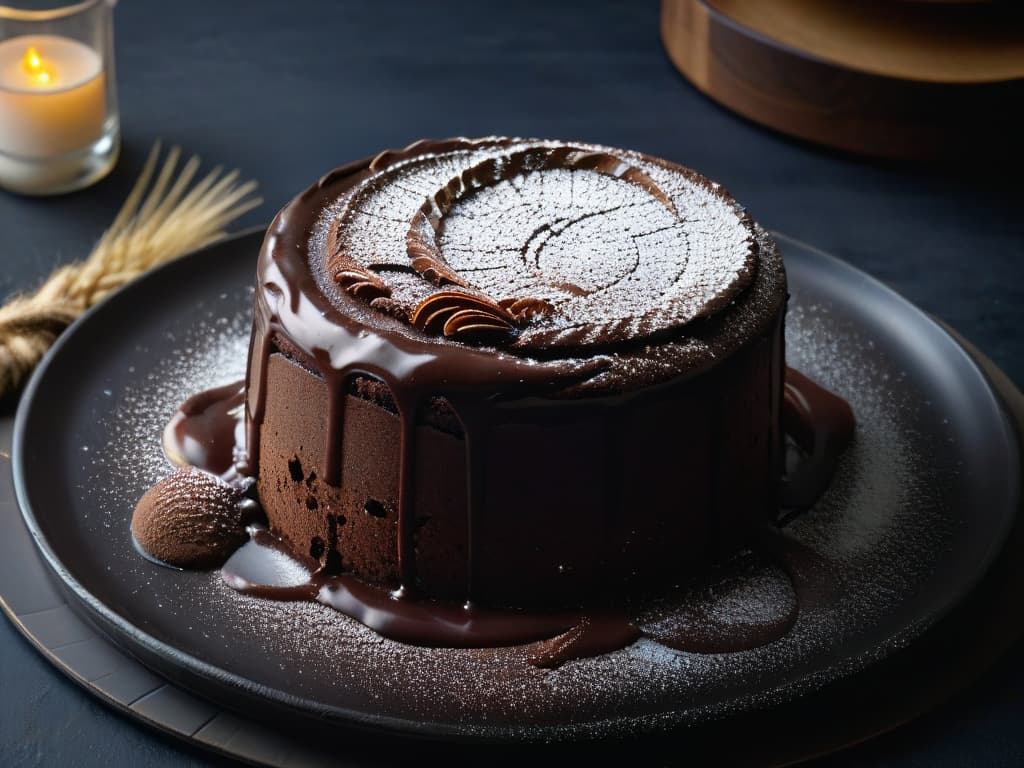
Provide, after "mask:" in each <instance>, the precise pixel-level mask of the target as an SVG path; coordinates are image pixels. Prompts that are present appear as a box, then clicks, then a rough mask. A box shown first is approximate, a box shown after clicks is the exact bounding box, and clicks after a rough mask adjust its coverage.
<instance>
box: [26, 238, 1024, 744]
mask: <svg viewBox="0 0 1024 768" xmlns="http://www.w3.org/2000/svg"><path fill="white" fill-rule="evenodd" d="M780 239H781V242H782V245H783V248H784V251H785V253H786V255H787V266H788V269H789V274H790V285H791V291H792V294H793V297H792V300H791V305H790V306H791V311H790V315H789V318H788V321H787V343H788V351H787V355H788V359H789V361H790V362H791V364H795V365H797V366H798V367H800V368H802V369H803V370H805V371H806V372H808V373H810V374H811V375H813V376H815V377H816V378H818V379H819V380H821V381H822V382H823V383H825V384H826V385H828V386H830V387H832V388H834V389H836V390H837V391H839V392H840V393H841V394H843V395H844V396H846V397H847V398H848V399H849V400H850V401H851V403H852V404H853V406H854V410H855V413H856V414H857V416H858V421H859V425H858V436H857V439H856V442H855V444H854V446H853V447H852V449H851V450H850V451H849V452H848V454H847V456H846V457H845V458H844V461H843V462H842V465H841V467H840V469H839V473H838V475H837V477H836V479H835V481H834V482H833V485H832V487H831V489H830V491H829V493H828V494H827V495H826V496H825V498H824V499H822V501H821V503H820V504H819V505H818V506H817V507H816V508H815V509H814V510H812V512H811V513H809V514H808V515H806V516H805V517H803V518H801V519H798V520H796V521H795V522H793V523H792V524H791V525H790V526H789V527H788V533H789V535H792V536H794V537H795V538H797V539H799V540H801V541H802V542H804V543H805V544H807V545H808V546H810V547H812V548H813V549H815V550H816V551H817V552H818V553H819V554H820V555H821V557H822V558H823V560H824V561H825V563H826V564H827V567H826V568H825V569H823V575H822V578H823V579H827V580H828V582H829V584H830V585H831V586H832V587H833V588H834V590H833V591H834V600H833V602H832V603H830V604H828V605H826V606H823V607H820V608H819V609H817V610H812V611H804V612H803V613H801V615H800V618H799V619H798V622H797V624H796V626H795V627H794V628H793V630H792V631H791V632H790V633H789V635H787V636H786V637H784V638H783V639H782V640H779V641H777V642H776V643H773V644H771V645H769V646H766V647H764V648H761V649H757V650H754V651H748V652H743V653H738V654H729V655H715V656H702V655H699V654H687V653H678V652H674V651H669V650H668V649H665V648H663V647H661V646H659V645H657V644H656V643H654V642H651V641H648V640H642V641H640V642H638V643H637V644H635V645H634V646H631V647H630V648H628V649H625V650H623V651H619V652H616V653H613V654H608V655H606V656H603V657H599V658H596V659H589V660H581V661H578V662H572V663H570V664H567V665H566V666H565V667H563V668H561V669H560V670H556V671H540V670H537V669H534V668H532V667H530V666H529V665H528V664H526V663H525V655H526V653H527V651H526V650H525V649H523V648H512V649H499V650H482V651H472V650H452V649H416V648H410V647H408V646H402V645H400V644H397V643H393V642H390V641H385V640H382V639H380V638H378V637H377V636H376V635H374V634H373V633H372V632H370V631H369V630H366V629H364V628H362V627H361V626H360V625H357V624H355V623H354V622H351V621H350V620H348V619H345V618H344V617H341V616H339V615H337V614H334V613H332V612H330V611H329V610H328V609H326V608H323V607H321V606H316V605H309V604H292V603H272V602H264V601H259V600H256V599H253V598H247V597H243V596H240V595H238V594H236V593H234V592H232V591H231V590H230V589H228V588H227V587H225V586H224V585H223V584H222V583H221V582H220V580H219V577H218V575H217V574H216V573H209V574H207V573H195V572H182V571H175V570H171V569H167V568H163V567H160V566H157V565H155V564H152V563H150V562H148V561H145V560H143V559H142V558H141V557H139V555H138V554H137V553H136V552H135V551H134V549H133V547H132V544H131V540H130V536H129V527H128V521H129V518H130V515H131V510H132V508H133V506H134V503H135V500H136V499H137V498H138V496H139V495H141V493H142V492H143V491H144V490H145V489H146V488H147V487H148V485H149V484H151V483H152V482H154V481H155V480H156V479H157V478H159V477H160V476H161V475H163V474H165V473H166V472H167V471H168V469H167V466H166V464H165V463H164V461H163V459H162V456H161V455H160V449H159V431H160V427H161V426H162V424H163V423H164V422H165V421H166V419H167V418H168V417H169V416H170V414H171V413H172V412H173V410H174V408H175V407H176V405H177V404H178V403H179V402H180V401H181V400H183V399H184V398H185V397H186V396H188V395H189V394H190V393H191V392H193V391H196V390H198V389H201V388H204V387H206V386H210V385H212V384H216V383H222V382H224V381H227V380H230V379H231V378H234V377H237V376H238V375H239V374H240V373H241V372H242V371H243V370H244V364H245V350H246V344H245V342H246V339H247V336H248V329H247V323H248V317H249V314H248V312H249V306H250V303H251V299H252V292H251V288H250V284H251V281H252V279H253V274H254V263H255V256H256V252H257V249H258V247H259V242H260V235H259V234H258V233H251V234H247V235H243V236H240V237H237V238H234V239H231V240H228V241H225V242H223V243H219V244H217V245H214V246H212V247H210V248H207V249H204V250H203V251H200V252H198V253H196V254H193V255H191V256H189V257H186V258H185V259H183V260H181V261H179V262H176V263H172V264H170V265H168V266H166V267H163V268H161V269H160V270H158V271H156V272H154V273H153V274H151V275H147V276H146V277H145V278H143V279H142V280H140V281H138V282H136V283H133V284H132V285H131V286H130V287H128V288H127V289H126V290H124V291H122V292H120V293H118V294H117V295H115V296H113V297H111V298H110V300H108V301H107V302H105V303H104V304H103V305H102V306H100V307H98V308H97V309H96V310H94V311H92V312H90V313H89V314H88V315H87V316H86V317H85V318H83V319H82V320H81V321H80V322H79V323H77V324H76V325H75V326H74V327H73V328H72V329H71V331H70V332H68V333H67V334H66V335H65V336H63V337H62V338H61V339H60V341H59V342H58V344H57V346H56V347H55V348H54V350H53V352H52V354H51V355H50V356H49V357H48V359H47V361H46V362H45V364H44V365H43V366H42V367H41V368H40V370H39V371H38V372H37V373H36V375H35V377H34V378H33V380H32V382H31V384H30V386H29V389H28V391H27V392H26V394H25V397H24V400H23V401H22V406H21V409H20V410H19V413H18V420H17V424H16V431H15V439H14V464H13V468H14V478H15V485H16V490H17V494H18V500H19V503H20V505H21V508H22V510H23V514H24V517H25V521H26V524H27V525H28V527H29V529H30V531H31V532H32V535H33V536H34V538H35V540H36V543H37V544H38V546H39V548H40V550H41V552H42V554H43V556H44V558H45V559H46V561H47V562H48V564H49V565H50V567H51V568H52V569H53V571H54V572H55V573H56V575H57V577H58V579H59V581H60V583H61V584H62V585H63V587H64V588H65V589H66V590H67V592H68V594H69V597H70V598H71V603H72V604H73V605H75V606H77V608H78V609H80V610H81V611H82V612H83V613H84V614H85V615H87V616H88V617H89V618H90V619H91V620H92V621H94V622H95V623H96V624H97V625H98V626H99V627H100V628H101V629H102V630H103V631H104V632H105V633H106V634H108V635H109V636H110V637H111V638H112V639H113V640H114V641H115V642H116V643H118V644H119V645H120V646H121V647H122V648H124V649H125V650H127V651H128V652H130V653H131V654H133V655H135V656H136V657H138V658H139V659H141V660H142V661H143V662H144V663H145V664H147V665H149V666H151V667H152V668H154V669H155V670H157V671H159V672H160V673H162V674H164V675H165V676H166V677H168V678H169V679H170V680H172V681H174V682H176V683H179V684H182V685H185V686H187V687H189V688H192V689H194V690H196V691H198V692H200V693H202V694H204V695H206V696H208V697H210V698H211V699H213V700H214V701H216V702H218V703H220V704H222V705H224V706H227V707H230V708H234V709H238V710H241V711H244V712H247V713H249V714H252V715H254V716H256V717H263V718H274V719H275V720H276V721H277V722H294V723H297V724H303V723H304V724H307V725H309V724H312V725H313V726H314V727H319V728H325V727H331V725H332V724H338V725H340V724H347V725H351V726H357V727H362V728H367V729H371V730H374V731H389V732H393V733H401V734H405V735H421V736H429V737H440V738H445V737H457V738H460V739H466V740H472V739H484V740H519V739H527V740H535V739H549V738H578V737H585V736H587V737H589V736H600V735H609V734H611V735H630V734H635V733H638V732H648V731H653V730H661V729H664V728H674V727H678V726H680V725H692V724H695V723H699V722H703V721H705V720H707V719H709V718H717V717H724V716H729V715H731V714H732V713H735V712H737V711H740V710H750V709H755V708H758V707H767V706H772V705H775V704H778V703H780V702H782V701H784V700H786V699H789V698H792V697H793V696H796V695H798V694H800V693H803V692H806V691H809V690H812V689H815V688H818V687H821V686H823V685H825V684H826V683H828V682H830V681H834V680H836V679H837V678H841V677H845V676H849V675H851V674H853V673H854V672H856V671H858V670H859V669H862V668H863V667H864V666H866V665H867V664H870V663H872V662H874V661H877V660H879V659H881V658H883V657H885V656H887V655H889V654H891V653H892V652H893V651H894V650H896V649H897V648H899V647H902V646H903V645H905V644H907V643H908V642H909V641H910V640H912V639H913V638H914V637H916V636H917V635H919V634H920V633H921V632H922V631H924V629H926V628H927V627H928V626H929V625H931V624H932V623H933V622H934V621H935V620H936V619H937V618H938V617H939V616H941V615H942V614H944V613H946V612H948V611H949V610H950V609H951V608H952V607H953V606H954V605H955V604H956V603H957V601H958V600H960V599H961V598H962V597H963V596H964V595H965V594H966V593H967V591H968V590H969V589H970V588H971V587H972V586H973V585H975V584H976V583H977V582H978V580H979V579H980V577H981V576H982V575H983V574H984V573H985V571H986V569H987V567H988V565H989V564H990V563H991V562H992V560H993V558H994V557H995V555H996V554H997V552H998V550H999V546H1000V544H1001V542H1002V541H1003V539H1004V537H1005V535H1006V532H1007V531H1008V528H1009V525H1010V523H1011V522H1012V520H1013V516H1014V513H1015V509H1016V503H1017V497H1018V492H1019V479H1020V478H1019V469H1018V467H1019V464H1018V454H1017V451H1018V448H1017V445H1016V438H1015V437H1014V433H1013V431H1012V429H1011V427H1010V424H1009V421H1008V420H1007V418H1006V416H1005V415H1004V413H1003V411H1002V409H1001V407H1000V405H999V402H998V401H997V399H996V397H995V396H994V394H993V392H992V390H991V388H990V387H989V385H988V383H987V381H986V379H985V378H984V376H983V375H982V374H981V372H980V371H979V370H978V368H977V367H976V366H975V364H974V363H973V362H972V361H971V360H970V358H969V357H968V356H967V355H966V354H965V353H964V352H963V350H962V349H961V348H960V347H959V345H957V344H956V343H955V342H954V341H953V339H952V338H951V337H950V336H949V335H947V334H946V333H945V332H944V331H942V330H941V329H940V328H939V327H938V326H937V325H935V324H934V323H933V322H932V321H931V320H929V319H928V318H927V317H926V316H925V315H923V314H922V313H921V312H920V311H918V310H916V309H915V308H914V307H912V306H911V305H909V304H908V303H907V302H905V301H904V300H902V299H901V298H899V297H898V296H897V295H895V294H894V293H892V292H891V291H889V290H888V289H886V288H885V287H883V286H882V285H881V284H879V283H877V282H875V281H874V280H872V279H871V278H869V277H867V276H866V275H864V274H862V273H860V272H858V271H856V270H854V269H852V268H851V267H849V266H847V265H845V264H843V263H842V262H839V261H836V260H834V259H832V258H831V257H828V256H825V255H823V254H820V253H818V252H815V251H813V250H812V249H809V248H807V247H804V246H802V245H800V244H799V243H795V242H792V241H789V240H788V239H785V238H780ZM733 597H734V598H735V600H734V603H733V607H735V605H736V604H739V605H740V606H741V607H743V606H746V608H747V609H749V608H750V607H751V606H754V605H757V604H758V600H759V596H758V594H757V592H756V585H753V586H751V587H750V589H747V590H746V592H741V593H740V594H738V595H733ZM744 601H746V602H744ZM722 608H723V609H727V608H728V606H725V605H723V606H722ZM741 613H742V611H741ZM739 619H740V620H742V616H740V617H739Z"/></svg>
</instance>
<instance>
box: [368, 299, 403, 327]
mask: <svg viewBox="0 0 1024 768" xmlns="http://www.w3.org/2000/svg"><path fill="white" fill-rule="evenodd" d="M370 306H371V307H372V308H373V309H376V310H377V311H378V312H383V313H384V314H385V315H390V316H391V317H393V318H395V319H396V320H401V321H402V322H403V323H408V322H409V308H408V307H407V306H406V305H405V304H403V303H402V302H400V301H398V299H392V298H390V297H389V296H381V297H380V298H377V299H373V300H372V301H371V302H370Z"/></svg>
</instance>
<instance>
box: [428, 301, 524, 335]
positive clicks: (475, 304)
mask: <svg viewBox="0 0 1024 768" xmlns="http://www.w3.org/2000/svg"><path fill="white" fill-rule="evenodd" d="M410 322H411V323H412V325H413V327H414V328H416V329H417V330H419V331H423V332H424V333H443V334H444V335H445V336H447V337H449V338H457V339H460V340H467V339H470V338H477V337H480V336H482V335H485V336H495V335H508V334H509V333H511V332H512V331H513V330H514V328H515V317H514V316H513V315H512V313H510V312H509V311H508V310H506V309H503V308H502V307H500V306H498V304H497V303H495V302H494V301H492V300H491V299H489V298H487V297H485V296H477V295H474V294H470V293H464V292H462V291H439V292H438V293H434V294H431V295H430V296H427V298H425V299H423V301H421V302H420V303H419V304H418V305H417V306H416V309H414V310H413V313H412V317H411V318H410Z"/></svg>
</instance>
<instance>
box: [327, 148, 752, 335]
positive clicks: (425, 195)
mask: <svg viewBox="0 0 1024 768" xmlns="http://www.w3.org/2000/svg"><path fill="white" fill-rule="evenodd" d="M370 171H371V173H369V174H368V175H367V176H366V177H365V178H364V179H363V180H362V181H361V182H360V183H358V184H357V185H355V186H354V187H352V188H351V189H349V190H346V191H345V192H344V193H343V194H342V195H340V196H339V197H338V198H337V199H336V200H335V201H334V202H333V203H332V204H331V205H330V206H329V208H328V209H327V210H326V211H325V212H324V215H323V216H322V217H321V219H320V222H319V235H320V237H321V238H322V240H321V247H320V248H319V249H317V250H316V252H317V254H318V255H319V257H320V259H321V261H320V263H318V264H314V265H313V266H314V268H315V269H316V270H317V271H318V273H319V274H320V276H321V282H322V284H323V287H324V289H325V290H326V291H327V292H328V293H331V294H335V295H336V294H337V292H338V290H339V289H340V291H343V292H345V293H346V294H347V295H348V296H349V297H352V298H354V299H356V300H357V301H362V302H364V303H366V304H368V305H369V306H370V307H372V308H373V309H375V310H378V311H380V312H383V313H385V314H389V315H391V316H392V317H395V318H397V319H398V320H400V321H402V322H405V323H408V324H409V325H410V326H412V327H413V328H414V329H416V330H418V331H420V332H422V333H425V334H427V335H437V336H444V337H446V338H450V339H454V340H457V341H462V342H468V343H488V344H491V345H494V346H498V347H504V348H508V349H510V350H511V351H516V352H524V353H525V352H543V351H545V350H552V349H563V350H565V349H573V348H574V349H586V348H594V347H607V346H610V345H616V344H619V343H624V342H625V343H635V342H636V341H637V340H638V339H644V338H647V337H653V336H664V335H665V334H667V333H671V332H673V331H678V330H679V329H680V328H682V327H684V326H686V325H687V324H689V323H691V322H693V321H694V320H697V319H700V318H702V317H707V316H709V315H711V314H713V313H714V312H715V311H716V310H718V309H719V308H721V307H722V306H725V305H727V304H728V303H729V302H730V301H731V300H732V299H733V298H735V297H736V296H737V295H738V294H740V293H741V292H742V291H743V290H744V289H746V288H747V287H748V285H749V284H750V281H751V279H752V277H753V274H754V272H755V269H756V263H757V246H756V242H755V234H754V228H753V225H752V223H751V221H750V219H749V217H747V216H746V214H745V213H744V212H743V210H742V209H741V208H740V207H739V206H738V205H737V204H736V203H735V202H734V201H733V200H732V199H731V198H729V197H728V195H726V194H725V193H724V192H723V191H722V190H721V189H720V187H719V186H718V185H717V184H715V183H714V182H711V181H709V180H707V179H705V178H704V177H702V176H699V175H698V174H696V173H695V172H693V171H689V170H688V169H684V168H682V167H679V166H673V165H671V164H669V163H667V162H665V161H660V160H656V159H654V158H650V157H647V156H644V155H640V154H638V153H635V152H628V151H623V150H614V149H609V148H605V147H597V146H593V145H585V144H566V143H561V142H553V141H523V140H510V139H482V140H478V141H469V140H462V141H459V140H453V141H450V142H444V143H434V144H432V145H430V144H428V145H413V147H410V148H409V149H407V150H405V151H402V152H389V153H385V154H383V155H381V156H378V157H377V158H376V159H375V160H374V161H373V163H372V164H371V166H370Z"/></svg>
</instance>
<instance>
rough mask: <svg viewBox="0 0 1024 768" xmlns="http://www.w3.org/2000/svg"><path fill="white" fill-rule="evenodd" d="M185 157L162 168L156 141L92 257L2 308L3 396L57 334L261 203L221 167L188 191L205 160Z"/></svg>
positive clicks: (171, 158) (176, 153)
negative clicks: (180, 163)
mask: <svg viewBox="0 0 1024 768" xmlns="http://www.w3.org/2000/svg"><path fill="white" fill-rule="evenodd" d="M180 156H181V152H180V150H179V149H178V148H177V147H175V148H173V149H172V150H171V151H170V152H169V153H168V154H167V157H166V158H165V159H164V161H163V165H162V166H160V169H159V172H158V171H157V161H158V160H159V157H160V144H159V142H157V144H156V145H154V147H153V149H152V150H151V151H150V153H149V158H148V159H147V160H146V165H145V166H144V167H143V169H142V173H141V175H140V176H139V179H138V181H136V182H135V186H134V187H133V188H132V191H131V193H129V195H128V197H127V198H126V199H125V201H124V205H123V206H122V207H121V210H120V212H119V213H118V214H117V218H115V219H114V223H113V224H111V226H110V228H109V229H108V230H107V231H106V232H105V233H104V234H103V237H101V238H100V241H99V242H98V243H96V246H95V247H94V248H93V250H92V253H91V254H90V255H89V258H87V259H86V260H85V261H82V262H78V263H75V264H69V265H67V266H63V267H60V268H59V269H57V270H56V271H55V272H54V273H53V274H52V275H50V277H49V278H47V280H46V282H45V283H43V285H42V286H41V287H40V288H39V289H38V290H37V291H36V292H34V293H31V294H21V295H18V296H15V297H14V298H12V299H11V300H10V301H8V302H7V304H6V305H4V306H3V307H0V397H2V396H4V395H7V394H10V393H11V392H15V391H16V390H17V389H18V388H19V387H21V385H22V384H23V383H24V381H25V379H26V378H27V377H28V374H29V373H31V372H32V369H33V368H35V367H36V365H37V364H38V363H39V361H40V359H42V357H43V355H44V354H45V353H46V350H47V349H49V348H50V345H52V344H53V342H54V340H55V339H56V338H57V336H58V335H60V333H61V332H62V331H63V330H64V329H65V328H67V326H68V325H70V324H71V323H72V322H73V321H74V320H75V318H77V317H78V316H79V315H81V314H82V312H84V311H85V310H86V309H88V308H89V307H91V306H92V305H93V304H95V303H97V302H98V301H100V300H102V299H103V297H105V296H106V295H107V294H108V293H110V292H111V291H113V290H115V289H116V288H120V287H121V286H122V285H124V284H125V283H127V282H129V281H130V280H132V279H134V278H136V277H138V276H139V275H141V274H142V273H143V272H145V271H146V270H148V269H150V268H152V267H154V266H156V265H157V264H162V263H164V262H166V261H170V260H171V259H174V258H177V257H178V256H181V255H182V254H185V253H188V252H189V251H192V250H195V249H196V248H201V247H202V246H204V245H207V244H208V243H212V242H213V241H215V240H218V239H220V238H222V237H223V236H224V234H225V232H224V228H225V227H226V226H227V225H228V224H229V223H230V222H232V221H233V220H235V219H237V218H238V217H239V216H241V215H242V214H243V213H245V212H246V211H248V210H250V209H252V208H255V207H256V206H258V205H259V204H260V203H261V200H260V199H259V198H256V197H253V192H254V191H255V189H256V184H255V182H252V181H247V182H244V183H239V182H238V171H232V172H231V173H228V174H224V173H223V172H222V170H221V169H220V168H215V169H214V170H213V171H211V172H210V173H209V174H207V175H206V176H205V177H204V178H203V179H202V180H200V181H199V182H198V183H197V184H195V185H194V186H192V187H191V189H189V186H190V185H191V184H192V181H193V179H194V178H195V176H196V172H197V171H198V170H199V158H197V157H192V158H190V159H189V160H188V161H187V162H186V163H185V164H184V165H183V166H182V167H181V169H180V170H177V166H178V160H179V159H180ZM176 173H177V175H176ZM154 175H155V179H154ZM150 182H152V187H150ZM147 188H149V192H148V194H147V192H146V189H147Z"/></svg>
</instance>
